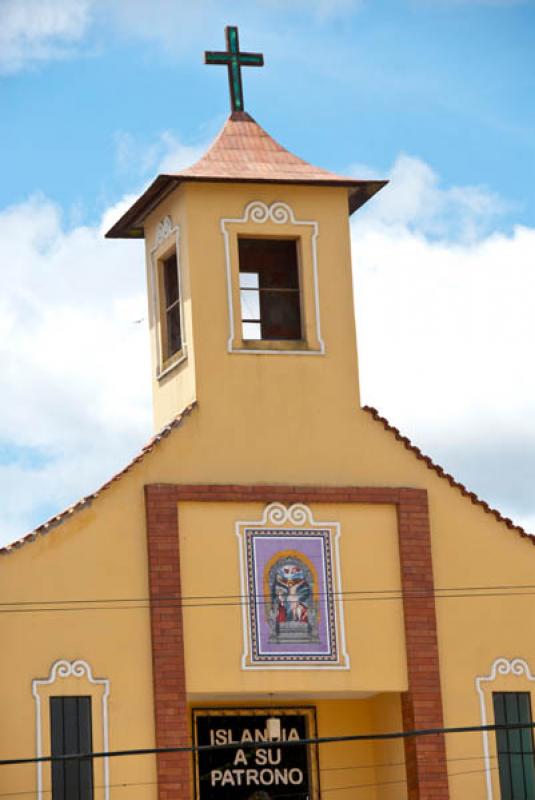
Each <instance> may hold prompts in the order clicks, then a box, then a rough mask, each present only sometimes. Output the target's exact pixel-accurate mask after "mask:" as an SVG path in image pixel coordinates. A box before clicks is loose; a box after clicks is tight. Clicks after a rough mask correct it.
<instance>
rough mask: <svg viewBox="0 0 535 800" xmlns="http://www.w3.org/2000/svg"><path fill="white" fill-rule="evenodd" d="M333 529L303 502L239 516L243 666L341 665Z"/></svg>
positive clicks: (342, 648)
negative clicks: (252, 517)
mask: <svg viewBox="0 0 535 800" xmlns="http://www.w3.org/2000/svg"><path fill="white" fill-rule="evenodd" d="M339 535H340V531H339V526H338V524H337V523H331V522H329V523H322V522H315V521H314V519H313V517H312V514H311V512H310V509H308V508H307V507H306V506H303V505H301V504H296V505H293V506H291V507H290V508H286V507H285V506H283V505H281V504H280V503H272V504H271V505H270V506H268V507H267V508H266V510H265V513H264V516H263V518H262V520H260V521H257V522H240V523H238V537H239V539H240V552H241V565H242V586H243V594H244V596H245V597H246V599H247V602H246V603H245V604H244V614H243V625H244V657H243V666H244V667H245V668H251V667H263V668H269V667H273V668H280V667H283V666H286V667H288V668H291V667H294V668H299V667H303V668H310V667H313V666H317V667H336V668H347V666H348V658H347V655H346V653H345V644H344V631H343V608H342V594H341V583H340V570H339V564H338V560H339V559H338V537H339Z"/></svg>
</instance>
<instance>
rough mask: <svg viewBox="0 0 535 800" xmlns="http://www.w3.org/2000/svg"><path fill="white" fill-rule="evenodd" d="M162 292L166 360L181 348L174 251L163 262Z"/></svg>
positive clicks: (178, 291)
mask: <svg viewBox="0 0 535 800" xmlns="http://www.w3.org/2000/svg"><path fill="white" fill-rule="evenodd" d="M163 294H164V302H163V309H162V314H163V317H164V319H163V320H162V323H163V328H164V334H163V337H162V338H163V360H164V361H167V359H169V358H171V356H172V355H174V354H175V353H177V352H178V351H179V350H181V348H182V331H181V327H180V290H179V284H178V267H177V260H176V253H173V255H172V256H169V258H166V259H165V260H164V262H163Z"/></svg>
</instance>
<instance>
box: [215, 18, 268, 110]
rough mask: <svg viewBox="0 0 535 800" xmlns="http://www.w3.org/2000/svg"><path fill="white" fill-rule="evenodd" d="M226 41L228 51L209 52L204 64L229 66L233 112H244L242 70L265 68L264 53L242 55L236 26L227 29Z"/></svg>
mask: <svg viewBox="0 0 535 800" xmlns="http://www.w3.org/2000/svg"><path fill="white" fill-rule="evenodd" d="M225 39H226V41H227V49H226V51H213V50H207V51H206V52H205V54H204V63H205V64H225V65H226V66H227V69H228V83H229V88H230V107H231V109H232V111H243V110H244V108H243V86H242V81H241V68H242V67H263V66H264V56H263V54H262V53H240V42H239V39H238V28H236V27H234V26H231V25H229V26H227V27H226V28H225Z"/></svg>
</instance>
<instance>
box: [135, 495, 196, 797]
mask: <svg viewBox="0 0 535 800" xmlns="http://www.w3.org/2000/svg"><path fill="white" fill-rule="evenodd" d="M145 513H146V519H147V548H148V558H149V591H150V598H151V600H150V619H151V634H152V670H153V686H154V717H155V728H156V747H177V746H179V745H184V744H187V743H188V742H189V741H190V737H189V731H188V713H187V703H186V678H185V670H184V631H183V621H182V607H181V605H180V598H181V597H182V592H181V589H180V551H179V543H178V519H177V502H176V490H175V487H173V486H146V487H145ZM160 598H166V600H163V601H162V600H160ZM172 599H176V600H177V602H176V603H173V602H169V601H170V600H172ZM156 760H157V773H158V790H159V791H158V798H159V800H178V798H184V800H186V798H189V796H190V792H191V789H190V786H191V780H190V778H191V776H190V768H191V756H190V754H189V753H159V754H158V755H157V758H156Z"/></svg>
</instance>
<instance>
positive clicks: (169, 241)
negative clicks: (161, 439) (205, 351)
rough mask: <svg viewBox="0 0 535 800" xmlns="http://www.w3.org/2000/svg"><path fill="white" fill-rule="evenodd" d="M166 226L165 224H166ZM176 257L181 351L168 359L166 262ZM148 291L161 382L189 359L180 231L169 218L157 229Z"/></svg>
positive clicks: (157, 368)
mask: <svg viewBox="0 0 535 800" xmlns="http://www.w3.org/2000/svg"><path fill="white" fill-rule="evenodd" d="M164 223H165V224H164ZM162 231H163V233H162ZM173 255H176V262H177V281H178V309H179V318H180V335H181V344H182V346H181V348H180V349H179V350H177V351H176V352H175V353H171V354H170V355H169V356H168V357H166V339H167V319H166V316H167V315H166V312H167V309H166V307H165V286H164V263H165V262H166V261H167V260H168V259H169V258H170V257H172V256H173ZM149 270H150V272H149V292H150V296H151V297H152V302H151V303H150V319H149V324H150V327H151V329H153V330H154V333H153V335H154V340H153V341H154V346H155V349H156V359H155V361H156V379H157V380H158V381H159V380H161V379H162V378H164V377H165V376H166V375H168V374H169V373H170V372H172V371H173V370H175V369H176V368H177V367H178V366H179V364H182V363H183V362H184V361H185V360H186V358H187V345H186V334H185V317H184V284H183V279H182V265H181V257H180V230H179V228H178V226H177V225H173V223H172V221H171V219H170V217H165V218H164V220H163V221H162V222H161V223H160V225H159V226H158V233H157V236H156V239H155V242H154V246H153V248H152V250H151V251H150V258H149Z"/></svg>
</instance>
